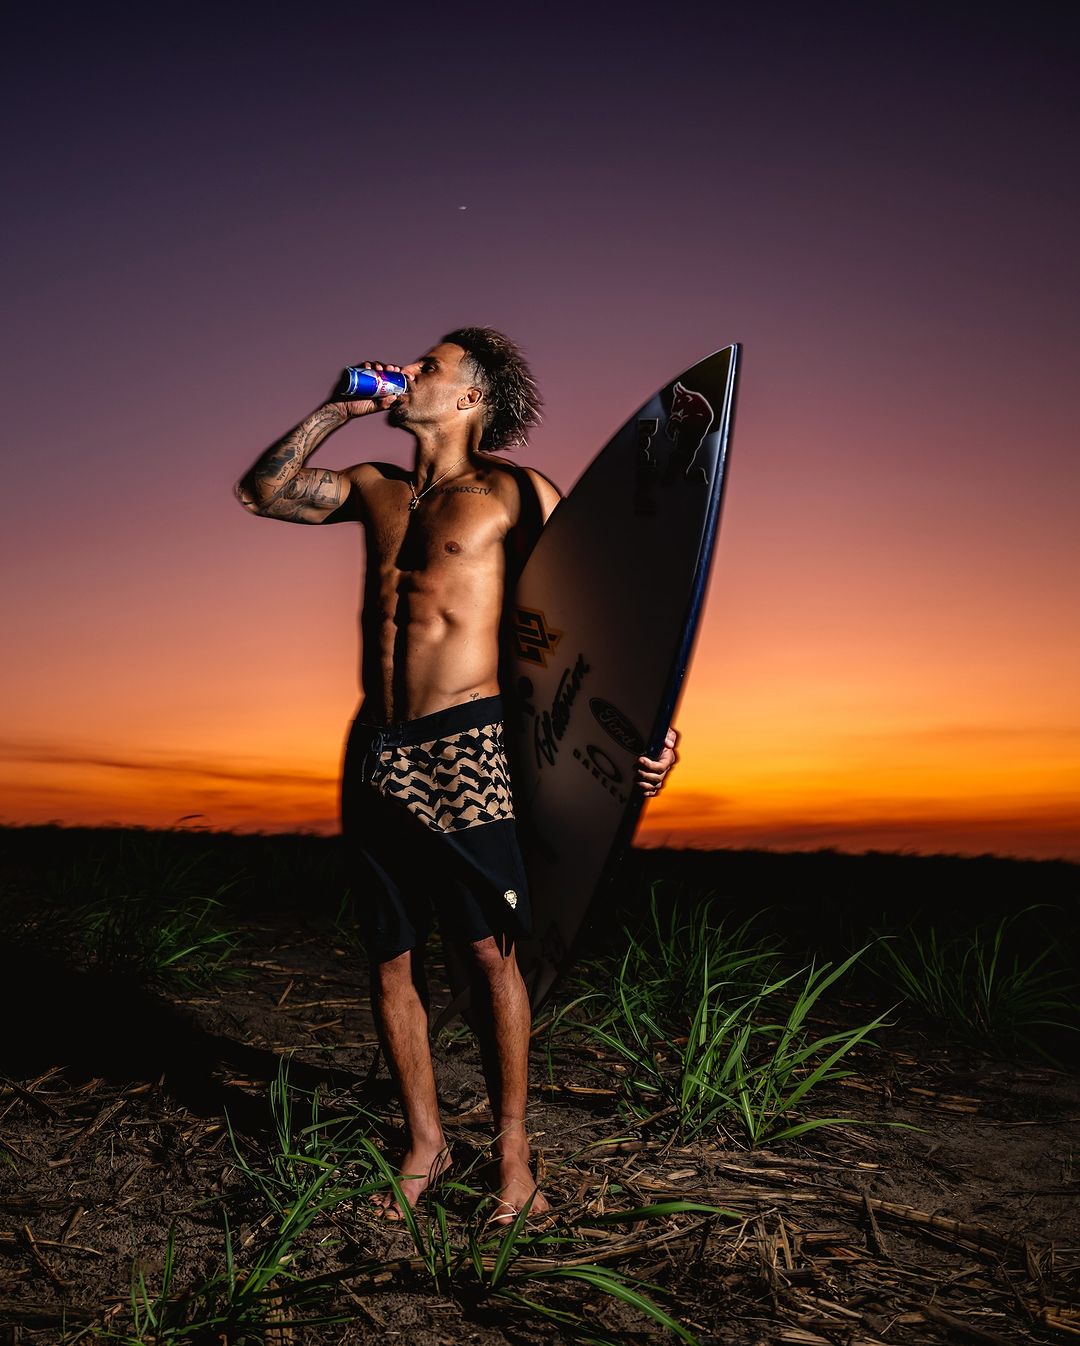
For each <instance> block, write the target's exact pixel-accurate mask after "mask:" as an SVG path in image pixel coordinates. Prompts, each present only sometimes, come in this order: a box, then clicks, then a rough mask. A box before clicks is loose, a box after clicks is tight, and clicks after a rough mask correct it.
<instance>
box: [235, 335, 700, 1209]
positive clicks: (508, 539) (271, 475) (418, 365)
mask: <svg viewBox="0 0 1080 1346" xmlns="http://www.w3.org/2000/svg"><path fill="white" fill-rule="evenodd" d="M368 367H369V368H374V369H376V370H378V369H383V368H385V369H390V370H397V369H399V368H400V369H401V371H402V372H403V373H404V374H405V375H406V378H407V379H408V389H407V391H406V392H405V393H404V394H402V395H401V396H400V397H396V398H395V397H383V398H380V399H378V400H364V399H357V400H348V401H339V400H334V399H332V400H330V401H328V402H326V403H325V404H324V405H323V406H321V407H319V408H317V410H315V411H314V412H312V414H311V415H310V416H308V417H307V419H306V420H304V421H302V422H301V423H300V424H299V425H298V426H297V427H296V428H295V429H294V430H291V431H290V432H289V433H288V434H287V435H286V436H285V437H284V438H283V439H281V440H279V441H278V443H276V444H275V445H273V446H272V447H271V448H270V449H269V450H267V452H266V453H265V454H264V455H263V456H262V457H261V458H260V459H259V460H258V462H257V463H255V465H254V467H252V469H251V470H250V472H248V474H247V475H246V476H245V477H243V478H242V479H241V481H240V482H239V483H238V486H237V495H238V497H239V499H240V502H241V503H242V504H243V505H244V507H245V508H246V509H248V510H250V511H251V512H252V513H253V514H259V515H262V516H263V517H265V518H270V519H284V520H286V521H288V522H290V523H307V524H321V523H341V522H345V521H354V522H359V523H362V524H364V526H365V537H366V548H367V553H366V555H367V560H366V577H365V584H364V603H363V612H362V615H361V635H362V640H363V657H362V665H361V667H362V673H361V681H362V683H363V693H364V700H363V703H362V705H361V709H360V712H359V713H358V715H357V717H356V721H355V722H354V725H353V728H352V731H351V733H350V736H349V743H348V747H347V749H346V756H345V768H344V773H343V781H342V830H343V832H344V834H345V837H346V840H347V842H348V843H349V847H350V857H351V863H352V864H353V866H354V870H353V875H354V878H355V879H356V880H357V882H356V891H358V892H359V893H360V895H361V897H362V898H363V900H364V904H365V913H366V923H367V928H366V930H365V937H366V942H367V946H368V950H369V953H370V956H371V962H372V1001H373V1007H374V1011H375V1018H376V1023H377V1025H378V1028H379V1034H380V1038H381V1040H382V1044H383V1049H384V1051H385V1053H386V1059H387V1062H388V1064H389V1066H390V1070H391V1072H392V1074H393V1077H394V1081H395V1084H396V1086H397V1089H398V1093H399V1096H400V1100H401V1106H402V1111H403V1114H404V1118H405V1126H406V1133H407V1149H406V1152H405V1155H404V1158H403V1160H402V1165H401V1174H402V1182H401V1187H402V1192H403V1195H404V1197H405V1199H406V1200H407V1201H410V1202H415V1200H416V1199H417V1197H418V1196H419V1195H420V1193H421V1192H422V1191H423V1190H424V1188H425V1187H427V1186H428V1184H429V1183H430V1182H431V1181H433V1180H434V1179H435V1178H436V1177H437V1176H438V1175H439V1174H440V1173H442V1172H444V1171H445V1170H446V1169H447V1168H448V1167H449V1164H450V1159H449V1155H448V1151H447V1145H446V1139H445V1137H444V1135H443V1130H442V1124H441V1122H440V1119H439V1110H438V1103H437V1099H436V1092H435V1077H434V1072H433V1069H432V1061H431V1052H430V1046H429V1038H428V1014H427V993H426V985H425V981H424V973H423V959H422V953H423V944H424V941H425V939H426V937H427V935H428V933H429V931H430V925H431V920H430V914H429V913H430V908H431V907H432V906H434V907H435V909H436V910H437V911H438V916H439V923H440V926H441V929H442V935H443V940H444V943H445V944H446V945H447V952H448V957H452V958H455V959H456V961H457V962H459V963H460V965H461V967H462V968H463V969H464V970H465V973H466V975H467V976H468V977H469V981H470V985H471V990H472V1005H473V1015H472V1022H473V1026H474V1028H475V1029H476V1031H477V1035H478V1038H479V1042H480V1048H481V1055H482V1059H483V1064H484V1074H485V1079H486V1082H487V1087H488V1096H489V1099H490V1103H491V1113H492V1118H493V1122H494V1130H495V1157H496V1160H497V1163H498V1194H497V1204H496V1212H495V1217H494V1218H495V1219H496V1220H499V1221H503V1222H505V1221H509V1220H511V1219H513V1217H514V1215H515V1214H516V1213H517V1212H518V1211H519V1210H520V1209H521V1208H522V1206H523V1205H524V1203H526V1202H527V1201H529V1200H530V1199H531V1207H530V1213H532V1214H539V1213H540V1212H541V1211H544V1210H546V1209H547V1202H546V1201H545V1199H544V1197H543V1195H542V1194H541V1193H540V1192H539V1191H538V1190H537V1187H536V1182H535V1179H534V1178H533V1175H532V1170H531V1167H530V1155H529V1145H528V1140H527V1136H526V1130H525V1098H526V1089H527V1082H528V1049H529V1031H530V1012H529V1000H528V994H527V992H526V989H525V985H524V982H523V981H522V978H521V973H520V972H519V970H518V966H517V962H516V959H515V953H514V942H513V941H514V937H515V935H516V934H519V933H525V932H527V931H528V919H529V917H528V895H527V884H526V882H525V877H524V873H523V871H522V869H521V863H520V855H519V853H518V850H517V841H516V834H515V831H514V821H513V806H512V802H511V799H510V791H509V782H508V777H507V771H506V760H505V750H504V747H503V741H502V723H501V719H502V716H501V709H500V703H499V700H498V697H499V682H498V673H499V648H500V641H499V632H500V626H501V623H502V621H503V617H504V609H505V606H506V602H507V599H508V597H510V596H512V593H513V586H514V583H515V581H516V576H517V573H518V572H519V571H520V568H521V566H522V564H523V563H524V560H525V558H526V557H527V556H528V554H529V552H530V551H531V549H532V546H533V545H534V544H535V542H536V538H537V537H538V535H539V532H540V530H541V529H542V527H543V525H544V523H545V522H546V520H547V518H548V516H549V515H550V514H551V511H552V510H553V509H554V508H555V505H556V504H557V503H558V500H559V493H558V491H557V490H556V488H555V487H554V486H553V485H552V484H551V483H550V482H549V481H548V480H547V479H546V478H545V477H543V476H542V475H541V474H540V473H539V472H536V471H535V470H533V469H532V468H523V467H518V466H516V465H515V464H512V463H509V462H507V461H506V460H505V459H500V458H495V457H492V456H490V451H491V450H493V449H507V448H513V447H514V446H515V445H518V444H521V443H524V434H525V431H526V430H527V429H528V428H529V427H530V426H532V425H535V424H536V423H537V421H538V420H539V406H540V400H539V397H538V395H537V392H536V387H535V384H534V383H533V380H532V376H531V375H530V373H529V370H528V367H527V366H526V364H525V362H524V360H523V359H522V356H521V353H520V351H518V349H517V348H516V347H515V346H514V345H513V344H512V343H511V342H510V341H508V340H507V339H506V338H505V337H503V336H501V335H500V334H499V333H498V332H493V331H492V330H491V329H489V328H463V329H461V330H460V331H456V332H451V333H450V334H449V335H448V336H446V337H444V338H443V339H442V341H440V342H439V343H438V344H437V345H436V346H433V347H432V349H431V350H429V351H428V353H427V354H426V355H424V356H422V357H421V358H420V359H419V360H416V361H415V362H414V363H412V364H409V365H405V366H398V365H385V366H384V365H380V364H377V363H376V364H370V363H369V364H368ZM377 411H387V412H388V414H389V421H390V423H391V424H392V425H395V426H399V427H401V428H402V429H404V430H407V431H408V432H409V433H410V434H411V435H412V436H413V439H414V441H415V457H414V465H413V469H412V471H411V472H407V471H405V470H403V469H401V468H398V467H395V466H392V465H390V464H387V463H361V464H359V465H358V466H356V467H351V468H348V469H346V470H345V471H330V470H323V469H321V468H317V469H316V468H306V467H304V463H305V461H306V460H307V458H308V457H309V456H310V455H311V454H312V453H313V452H314V450H315V449H316V448H317V447H318V445H319V444H321V443H322V441H323V440H324V439H325V438H326V437H327V435H329V434H331V433H332V432H333V431H334V430H337V429H339V428H340V427H341V426H342V425H344V424H345V422H346V421H348V420H352V419H356V418H358V417H362V416H370V415H372V414H373V413H374V412H377ZM674 742H675V736H674V734H673V733H672V732H670V731H669V734H668V742H667V745H666V747H665V749H664V752H663V754H662V757H661V759H660V760H659V761H649V760H647V759H645V758H642V759H641V761H640V763H639V777H638V780H639V784H640V786H641V788H642V790H643V791H644V792H645V794H647V795H653V794H655V793H656V792H657V791H658V790H659V789H660V787H661V785H662V783H663V780H664V777H665V775H666V773H667V772H668V770H669V769H670V768H671V766H672V765H673V763H674V760H675V753H674ZM382 1210H383V1213H384V1215H385V1216H386V1217H387V1218H395V1217H396V1218H400V1215H401V1212H400V1210H399V1209H398V1207H397V1205H396V1203H395V1202H393V1201H390V1200H387V1201H386V1202H385V1203H384V1204H383V1206H382Z"/></svg>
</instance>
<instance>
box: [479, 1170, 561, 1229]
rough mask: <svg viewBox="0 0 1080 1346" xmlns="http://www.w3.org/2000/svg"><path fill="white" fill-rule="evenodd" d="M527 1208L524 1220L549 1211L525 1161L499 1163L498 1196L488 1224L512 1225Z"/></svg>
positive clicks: (548, 1206) (546, 1200)
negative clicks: (527, 1211) (526, 1207)
mask: <svg viewBox="0 0 1080 1346" xmlns="http://www.w3.org/2000/svg"><path fill="white" fill-rule="evenodd" d="M530 1197H531V1198H532V1200H531V1202H530V1200H529V1198H530ZM526 1205H528V1207H529V1213H528V1215H527V1217H526V1218H527V1219H529V1220H532V1219H534V1218H535V1217H536V1216H538V1215H543V1214H545V1212H547V1211H549V1210H550V1209H551V1206H550V1204H549V1202H548V1199H547V1197H546V1196H544V1194H543V1192H541V1190H540V1189H539V1187H537V1185H536V1179H535V1178H534V1177H533V1175H532V1170H531V1169H530V1168H529V1165H528V1162H527V1161H526V1160H524V1159H522V1158H520V1157H519V1156H516V1155H515V1156H513V1157H509V1156H507V1157H504V1158H502V1159H500V1160H499V1194H498V1196H497V1197H496V1198H495V1212H494V1214H493V1215H492V1216H491V1221H490V1222H491V1223H492V1224H495V1225H510V1224H513V1223H514V1221H515V1220H516V1219H517V1217H518V1216H519V1215H520V1214H521V1212H522V1210H523V1209H524V1208H525V1206H526Z"/></svg>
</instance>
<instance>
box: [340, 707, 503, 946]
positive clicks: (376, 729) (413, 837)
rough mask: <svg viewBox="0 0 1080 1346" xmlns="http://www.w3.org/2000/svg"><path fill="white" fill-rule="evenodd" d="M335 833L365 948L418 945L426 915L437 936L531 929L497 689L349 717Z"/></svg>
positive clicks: (426, 929)
mask: <svg viewBox="0 0 1080 1346" xmlns="http://www.w3.org/2000/svg"><path fill="white" fill-rule="evenodd" d="M341 822H342V832H343V834H344V836H345V840H346V845H347V847H348V853H349V862H350V866H351V874H352V878H353V891H354V893H356V895H357V897H358V899H359V900H358V903H357V907H358V910H359V911H360V913H361V920H362V922H363V933H364V937H365V941H366V943H367V945H368V949H369V952H370V953H371V956H372V957H373V958H374V959H375V961H377V962H382V961H385V960H386V959H388V958H392V957H394V956H396V955H397V954H399V953H403V952H405V950H406V949H413V948H417V947H418V946H419V945H421V944H422V943H423V942H424V940H425V939H426V938H427V936H428V934H429V933H430V931H431V925H432V913H434V914H435V915H436V916H437V918H438V921H439V926H440V929H441V930H442V933H443V936H444V938H448V939H450V940H461V941H467V942H473V941H476V940H481V939H486V938H487V937H488V936H494V937H495V938H496V939H498V940H499V942H500V944H501V945H502V946H503V948H507V947H509V945H510V944H512V943H513V941H514V938H515V936H516V935H525V934H528V933H529V929H530V912H529V894H528V885H527V882H526V879H525V870H524V866H523V865H522V861H521V852H520V850H519V849H518V840H517V826H516V823H515V821H514V805H513V799H512V797H511V793H510V776H509V771H508V769H507V763H506V747H505V744H504V742H503V731H502V703H501V701H500V698H499V697H497V696H489V697H485V698H484V699H483V700H478V701H466V702H464V703H463V704H462V705H460V706H451V707H450V708H449V709H447V710H442V711H438V712H437V713H436V714H434V715H424V716H422V717H421V718H420V719H417V720H405V721H402V722H400V723H398V724H391V725H374V724H367V723H365V722H364V714H363V709H362V708H361V712H360V714H359V715H358V716H357V717H356V719H355V720H354V722H353V726H352V730H351V731H350V733H349V740H348V743H347V745H346V748H345V766H344V770H343V772H342V787H341Z"/></svg>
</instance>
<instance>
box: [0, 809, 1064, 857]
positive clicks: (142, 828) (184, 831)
mask: <svg viewBox="0 0 1080 1346" xmlns="http://www.w3.org/2000/svg"><path fill="white" fill-rule="evenodd" d="M190 816H192V817H196V816H198V815H194V814H193V815H190ZM184 821H185V820H184V819H183V818H181V819H178V823H183V822H184ZM48 829H53V830H55V831H63V832H109V833H117V832H135V833H140V834H147V833H149V834H157V835H162V836H177V835H190V836H203V837H232V838H235V839H237V840H246V839H248V838H252V839H254V838H261V839H263V840H267V839H271V838H275V839H276V838H282V839H285V840H296V839H300V838H303V839H305V840H312V839H314V840H318V841H331V842H332V841H339V840H340V839H341V834H340V832H317V831H315V830H314V829H304V828H301V829H299V830H297V831H293V832H281V831H261V830H255V831H250V832H238V831H234V830H233V829H232V828H228V827H211V826H208V825H203V824H200V825H198V826H191V827H184V826H179V825H174V826H172V827H154V826H151V825H149V824H144V823H66V822H63V821H62V820H60V819H52V820H50V821H49V822H44V823H6V822H0V833H4V832H30V831H46V830H48ZM629 850H631V851H638V852H650V853H652V854H671V855H687V854H692V855H701V856H707V855H721V854H723V855H785V856H787V855H835V856H843V857H845V858H848V859H855V860H857V859H862V858H864V857H870V856H884V857H888V858H890V859H896V860H962V861H969V862H975V861H982V862H985V861H987V860H992V861H995V862H997V863H1002V864H1020V865H1067V866H1069V867H1070V868H1072V869H1076V870H1078V871H1080V860H1072V859H1069V858H1068V857H1067V856H1035V855H1008V854H999V853H998V852H996V851H981V852H979V853H977V854H967V853H964V852H961V851H920V850H914V849H912V848H910V847H905V848H903V849H900V850H883V849H881V848H880V847H877V846H872V847H868V848H867V849H865V850H861V851H854V850H847V849H844V848H843V847H840V846H836V845H829V846H813V847H801V846H785V847H774V846H700V845H693V844H687V845H683V846H671V845H657V846H651V845H640V844H636V843H635V844H633V845H631V846H630V847H629Z"/></svg>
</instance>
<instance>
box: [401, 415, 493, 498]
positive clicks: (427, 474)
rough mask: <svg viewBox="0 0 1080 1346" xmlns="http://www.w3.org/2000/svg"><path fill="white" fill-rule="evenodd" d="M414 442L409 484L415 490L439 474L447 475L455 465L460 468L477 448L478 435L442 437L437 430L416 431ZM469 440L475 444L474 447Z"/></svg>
mask: <svg viewBox="0 0 1080 1346" xmlns="http://www.w3.org/2000/svg"><path fill="white" fill-rule="evenodd" d="M415 439H416V451H415V455H414V458H413V481H414V482H415V483H416V486H417V489H418V490H422V489H423V488H424V487H425V486H426V485H427V484H428V483H429V482H432V481H434V480H435V478H436V477H438V476H440V475H441V474H442V473H447V474H449V473H450V472H451V471H452V470H453V469H454V467H456V466H457V465H458V464H459V463H460V464H461V465H462V466H463V467H464V465H465V460H466V459H468V458H470V457H471V456H472V453H473V452H474V450H475V449H477V448H478V447H479V436H478V435H477V436H474V435H465V434H460V433H458V434H446V433H444V432H440V431H439V430H431V431H424V430H420V431H418V432H416V433H415ZM473 439H476V440H477V443H475V444H474V443H473V442H472V441H473Z"/></svg>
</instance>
